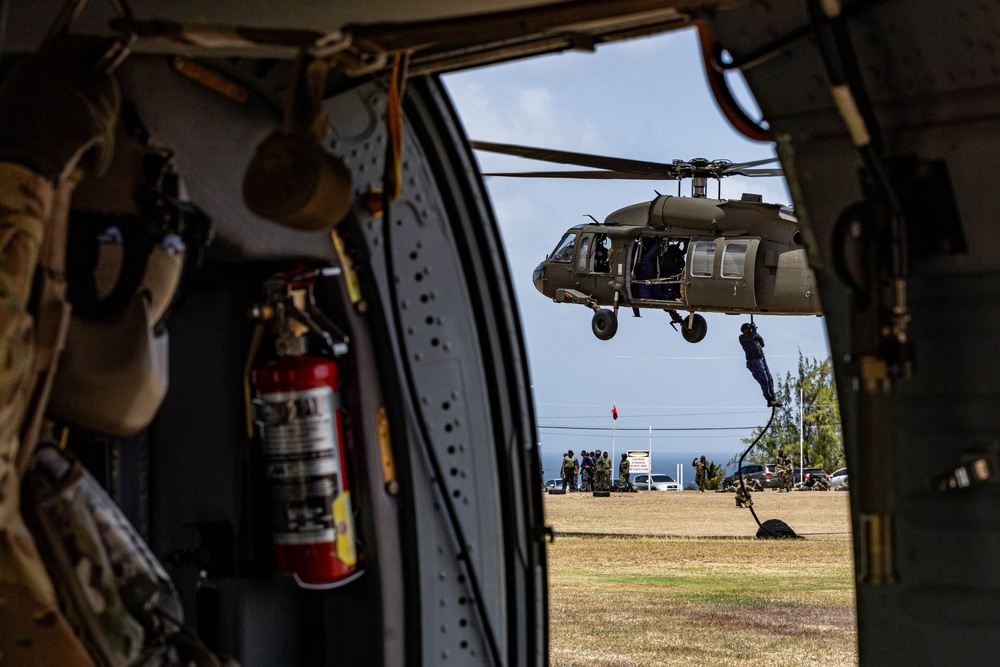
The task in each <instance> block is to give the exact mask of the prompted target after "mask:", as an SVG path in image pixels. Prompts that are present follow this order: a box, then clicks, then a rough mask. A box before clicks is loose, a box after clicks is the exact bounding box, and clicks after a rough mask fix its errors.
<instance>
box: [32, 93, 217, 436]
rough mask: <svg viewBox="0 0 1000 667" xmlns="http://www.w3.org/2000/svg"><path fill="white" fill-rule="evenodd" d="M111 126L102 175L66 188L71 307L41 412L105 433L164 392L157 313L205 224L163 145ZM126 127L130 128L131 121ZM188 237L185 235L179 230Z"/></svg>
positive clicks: (154, 406) (139, 414)
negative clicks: (109, 153) (69, 191)
mask: <svg viewBox="0 0 1000 667" xmlns="http://www.w3.org/2000/svg"><path fill="white" fill-rule="evenodd" d="M130 115H131V114H128V113H124V112H123V121H122V122H120V123H119V125H118V127H117V128H116V137H115V139H116V141H115V150H114V156H113V158H112V160H111V165H110V168H109V170H108V173H107V174H105V175H103V176H101V177H96V176H88V177H87V178H86V179H84V180H83V182H81V184H80V186H79V187H78V188H77V189H76V191H75V192H74V195H73V203H72V206H73V209H72V211H71V214H70V222H69V225H70V227H69V232H68V235H67V242H68V244H69V245H70V247H71V248H72V252H70V253H67V255H68V257H67V262H66V271H67V274H68V281H69V286H68V289H67V297H66V298H67V300H68V301H69V302H70V303H71V304H72V305H73V315H72V318H71V319H70V324H69V329H68V333H67V337H66V344H65V348H64V350H63V352H62V355H61V357H60V362H59V366H58V369H57V371H56V375H55V378H54V381H53V386H52V393H51V395H50V397H49V403H48V412H49V414H50V415H51V416H53V417H56V418H57V419H62V420H65V421H67V422H69V423H71V424H75V425H77V426H82V427H84V428H87V429H90V430H93V431H97V432H99V433H104V434H107V435H112V436H129V435H133V434H134V433H136V432H138V431H140V430H141V429H143V428H145V427H146V426H147V425H148V424H149V423H150V422H151V421H152V419H153V417H155V415H156V412H157V411H158V410H159V407H160V404H161V402H162V401H163V398H164V396H165V394H166V391H167V377H168V364H167V357H168V353H167V352H168V351H167V345H168V343H167V340H168V339H167V332H166V330H165V320H166V318H167V315H168V313H169V310H170V305H171V303H172V302H173V299H174V293H175V292H176V290H177V288H178V286H179V284H180V280H181V274H182V270H183V267H184V264H185V258H186V257H187V256H188V253H187V250H188V248H187V243H186V240H185V238H183V237H189V234H195V233H199V234H200V233H201V232H202V231H203V232H204V233H205V234H206V236H205V238H204V239H203V241H202V243H203V245H207V244H208V241H209V238H210V236H211V222H210V219H208V217H207V216H205V215H204V213H202V212H201V211H200V210H199V209H197V207H195V206H194V205H193V204H191V203H190V202H187V201H186V199H185V198H184V192H183V185H182V184H181V183H180V181H179V176H178V175H177V174H176V172H174V171H173V167H172V164H171V163H170V155H171V153H170V152H169V151H167V150H166V149H162V148H159V147H157V146H155V145H154V144H153V143H152V142H151V141H149V138H148V135H144V128H141V129H143V132H133V131H132V130H130V129H129V128H127V127H126V125H127V124H129V122H130V121H131V122H135V123H138V121H137V119H130V118H129V116H130ZM133 129H134V128H133ZM189 238H190V237H189Z"/></svg>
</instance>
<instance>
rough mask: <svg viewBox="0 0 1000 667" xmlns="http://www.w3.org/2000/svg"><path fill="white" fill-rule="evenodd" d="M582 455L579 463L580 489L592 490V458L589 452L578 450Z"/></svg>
mask: <svg viewBox="0 0 1000 667" xmlns="http://www.w3.org/2000/svg"><path fill="white" fill-rule="evenodd" d="M580 456H581V457H582V459H581V463H580V490H581V491H593V490H594V459H593V457H591V455H590V452H580Z"/></svg>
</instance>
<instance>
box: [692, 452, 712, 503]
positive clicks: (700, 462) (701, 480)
mask: <svg viewBox="0 0 1000 667" xmlns="http://www.w3.org/2000/svg"><path fill="white" fill-rule="evenodd" d="M691 465H693V466H694V483H695V484H697V485H698V490H699V491H701V492H702V493H705V477H706V476H707V474H708V463H707V462H706V461H705V455H704V454H702V456H701V459H693V460H692V461H691Z"/></svg>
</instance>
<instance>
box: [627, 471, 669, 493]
mask: <svg viewBox="0 0 1000 667" xmlns="http://www.w3.org/2000/svg"><path fill="white" fill-rule="evenodd" d="M650 477H652V478H653V481H652V485H650V481H649V478H650ZM632 486H634V487H635V488H636V489H638V490H639V491H680V490H681V485H680V484H678V483H677V482H675V481H674V478H673V477H671V476H670V475H659V474H653V475H636V476H635V479H633V480H632Z"/></svg>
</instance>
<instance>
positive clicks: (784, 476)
mask: <svg viewBox="0 0 1000 667" xmlns="http://www.w3.org/2000/svg"><path fill="white" fill-rule="evenodd" d="M774 472H775V473H777V475H778V493H781V491H782V489H784V490H785V491H791V486H792V480H791V472H792V458H791V457H790V456H789V455H788V454H786V453H785V450H784V449H779V450H778V458H777V459H776V460H775V465H774Z"/></svg>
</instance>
